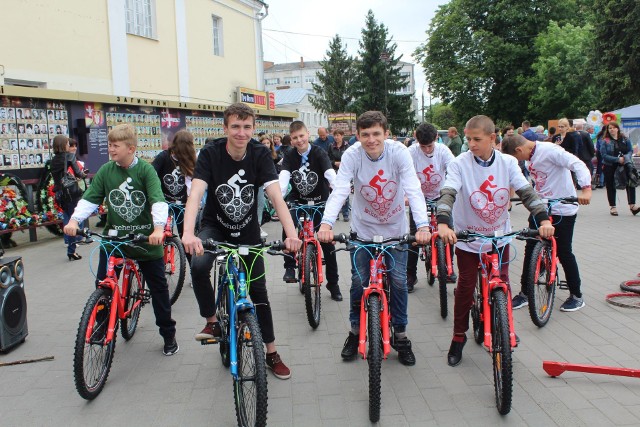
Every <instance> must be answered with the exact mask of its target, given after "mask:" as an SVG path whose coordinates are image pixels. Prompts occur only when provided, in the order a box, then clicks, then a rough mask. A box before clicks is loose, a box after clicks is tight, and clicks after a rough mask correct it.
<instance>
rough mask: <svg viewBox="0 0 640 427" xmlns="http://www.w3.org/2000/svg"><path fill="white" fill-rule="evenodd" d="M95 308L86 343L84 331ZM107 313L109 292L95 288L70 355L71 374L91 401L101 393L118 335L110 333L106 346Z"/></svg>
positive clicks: (80, 392) (83, 393) (83, 395)
mask: <svg viewBox="0 0 640 427" xmlns="http://www.w3.org/2000/svg"><path fill="white" fill-rule="evenodd" d="M94 310H95V311H96V316H95V321H94V324H93V325H91V326H92V327H93V333H92V335H91V339H90V342H89V343H87V342H86V336H87V330H88V329H89V322H90V321H91V315H92V313H93V312H94ZM110 312H111V295H110V292H109V291H107V290H106V289H102V288H98V289H96V290H95V291H93V293H92V294H91V296H90V297H89V299H88V300H87V303H86V305H85V307H84V310H83V311H82V317H81V318H80V324H79V325H78V333H77V335H76V342H75V348H74V354H73V377H74V380H75V384H76V390H77V391H78V394H79V395H80V396H81V397H82V398H83V399H86V400H93V399H95V398H96V397H97V396H98V395H99V394H100V392H101V391H102V389H103V388H104V385H105V383H106V382H107V377H108V376H109V371H110V370H111V363H112V362H113V353H114V352H115V348H116V337H117V334H113V340H112V341H111V342H110V343H109V344H108V345H105V344H104V338H105V337H106V333H107V329H108V326H109V325H108V324H109V313H110ZM116 322H117V320H116ZM114 329H115V328H114ZM94 340H95V342H94ZM94 362H95V366H94Z"/></svg>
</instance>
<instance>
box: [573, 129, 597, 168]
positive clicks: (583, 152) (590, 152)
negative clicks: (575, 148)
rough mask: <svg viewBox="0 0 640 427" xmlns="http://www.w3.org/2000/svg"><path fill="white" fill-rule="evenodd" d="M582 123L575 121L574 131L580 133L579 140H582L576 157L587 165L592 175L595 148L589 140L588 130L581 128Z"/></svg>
mask: <svg viewBox="0 0 640 427" xmlns="http://www.w3.org/2000/svg"><path fill="white" fill-rule="evenodd" d="M583 126H584V125H583V124H582V123H576V126H575V127H576V132H577V133H578V134H579V135H580V140H581V141H582V144H581V147H580V152H579V153H578V158H579V159H580V160H582V161H583V162H584V164H585V165H587V168H588V169H589V172H591V175H593V162H592V160H593V157H594V156H595V155H596V151H595V148H594V147H593V141H591V135H589V133H588V132H586V131H585V130H583Z"/></svg>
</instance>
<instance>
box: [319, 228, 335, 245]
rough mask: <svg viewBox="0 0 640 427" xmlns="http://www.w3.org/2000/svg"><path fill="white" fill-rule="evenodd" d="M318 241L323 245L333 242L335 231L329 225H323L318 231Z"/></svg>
mask: <svg viewBox="0 0 640 427" xmlns="http://www.w3.org/2000/svg"><path fill="white" fill-rule="evenodd" d="M318 240H320V241H321V242H322V243H331V242H333V230H332V229H331V226H329V224H322V225H321V226H320V228H319V229H318Z"/></svg>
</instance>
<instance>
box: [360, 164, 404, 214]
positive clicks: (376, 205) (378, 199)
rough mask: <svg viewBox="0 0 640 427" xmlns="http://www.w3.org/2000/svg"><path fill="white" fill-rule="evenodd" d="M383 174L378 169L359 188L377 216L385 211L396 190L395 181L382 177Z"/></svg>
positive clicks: (389, 205)
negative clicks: (365, 183) (367, 181)
mask: <svg viewBox="0 0 640 427" xmlns="http://www.w3.org/2000/svg"><path fill="white" fill-rule="evenodd" d="M383 175H384V171H383V170H382V169H380V170H379V171H378V173H377V174H376V175H375V176H374V177H373V178H371V180H370V181H369V185H363V186H362V188H361V189H360V194H361V195H362V197H364V199H365V200H366V201H367V202H369V204H370V205H371V207H372V208H373V209H374V211H375V212H376V213H377V215H378V216H379V217H382V216H384V215H385V214H386V213H387V211H388V210H389V208H390V207H391V202H392V201H393V198H394V197H395V195H396V192H397V191H398V184H397V183H396V182H395V181H388V180H386V179H384V178H383V177H382V176H383Z"/></svg>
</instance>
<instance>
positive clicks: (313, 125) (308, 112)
mask: <svg viewBox="0 0 640 427" xmlns="http://www.w3.org/2000/svg"><path fill="white" fill-rule="evenodd" d="M273 93H274V94H275V98H276V108H277V109H278V110H281V111H290V112H295V113H297V114H298V120H301V121H303V122H304V124H305V125H306V126H307V129H308V130H309V134H310V135H311V138H312V139H315V138H316V137H317V136H318V128H319V127H327V126H328V124H329V121H328V120H327V115H326V114H324V113H321V112H319V111H317V110H316V109H315V107H314V106H313V105H311V101H310V100H309V99H310V98H313V97H314V96H315V94H314V93H313V91H311V90H309V89H304V88H290V89H280V90H274V91H273Z"/></svg>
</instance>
